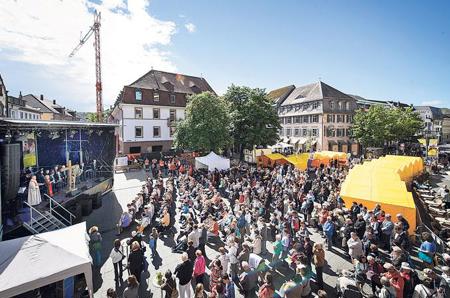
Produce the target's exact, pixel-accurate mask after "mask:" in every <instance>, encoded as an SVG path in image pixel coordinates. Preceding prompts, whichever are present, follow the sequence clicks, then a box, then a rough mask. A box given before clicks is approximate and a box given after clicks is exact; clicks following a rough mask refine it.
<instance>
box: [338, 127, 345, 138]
mask: <svg viewBox="0 0 450 298" xmlns="http://www.w3.org/2000/svg"><path fill="white" fill-rule="evenodd" d="M336 136H337V137H345V128H338V129H336Z"/></svg>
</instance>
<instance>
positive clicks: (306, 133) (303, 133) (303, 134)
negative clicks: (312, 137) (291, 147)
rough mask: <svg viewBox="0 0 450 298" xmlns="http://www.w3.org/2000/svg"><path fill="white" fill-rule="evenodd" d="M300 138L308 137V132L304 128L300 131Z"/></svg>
mask: <svg viewBox="0 0 450 298" xmlns="http://www.w3.org/2000/svg"><path fill="white" fill-rule="evenodd" d="M302 136H303V137H306V136H308V130H307V129H306V128H303V129H302Z"/></svg>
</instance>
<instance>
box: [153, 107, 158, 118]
mask: <svg viewBox="0 0 450 298" xmlns="http://www.w3.org/2000/svg"><path fill="white" fill-rule="evenodd" d="M153 119H159V109H153Z"/></svg>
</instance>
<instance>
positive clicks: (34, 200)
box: [28, 175, 42, 206]
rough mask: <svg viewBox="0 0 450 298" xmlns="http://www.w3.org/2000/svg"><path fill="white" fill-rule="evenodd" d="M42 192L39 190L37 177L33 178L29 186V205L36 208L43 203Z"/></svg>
mask: <svg viewBox="0 0 450 298" xmlns="http://www.w3.org/2000/svg"><path fill="white" fill-rule="evenodd" d="M41 201H42V199H41V191H40V190H39V183H38V182H37V180H36V175H33V176H31V180H30V183H29V184H28V204H30V205H31V206H36V205H39V204H40V203H41Z"/></svg>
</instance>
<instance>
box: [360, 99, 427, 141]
mask: <svg viewBox="0 0 450 298" xmlns="http://www.w3.org/2000/svg"><path fill="white" fill-rule="evenodd" d="M422 125H423V124H422V120H421V119H420V116H419V114H418V113H416V112H414V111H413V110H412V108H388V107H385V106H381V105H377V106H371V107H370V108H369V109H368V110H358V111H357V112H356V114H355V116H354V117H353V125H352V136H353V138H355V139H356V140H358V141H359V142H360V143H361V144H363V145H364V146H366V147H383V146H384V145H385V144H387V143H390V142H399V141H403V140H407V139H410V138H411V137H413V136H414V135H415V134H416V133H418V132H419V131H420V129H421V128H422Z"/></svg>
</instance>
